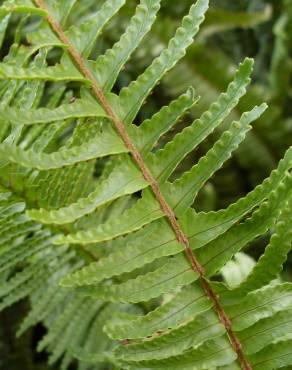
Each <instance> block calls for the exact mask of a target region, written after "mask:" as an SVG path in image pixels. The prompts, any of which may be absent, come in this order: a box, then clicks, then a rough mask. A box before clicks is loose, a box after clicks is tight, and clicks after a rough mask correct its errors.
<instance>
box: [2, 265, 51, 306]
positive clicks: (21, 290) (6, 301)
mask: <svg viewBox="0 0 292 370" xmlns="http://www.w3.org/2000/svg"><path fill="white" fill-rule="evenodd" d="M27 269H28V268H27ZM35 270H36V269H35ZM47 275H48V271H47V269H46V267H45V266H42V267H41V268H39V269H37V271H33V273H31V275H30V276H28V278H27V280H26V281H24V282H22V284H21V285H20V286H15V288H14V289H13V290H11V291H10V292H7V295H6V296H4V297H3V299H2V300H1V301H0V311H2V310H4V309H5V308H7V307H9V306H11V305H13V304H14V303H16V302H18V301H20V300H21V299H23V298H25V297H27V296H28V295H29V294H30V293H32V292H33V291H34V290H35V289H37V288H39V286H40V279H42V278H46V277H47Z"/></svg>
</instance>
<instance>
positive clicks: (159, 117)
mask: <svg viewBox="0 0 292 370" xmlns="http://www.w3.org/2000/svg"><path fill="white" fill-rule="evenodd" d="M198 99H199V98H195V91H194V89H193V88H189V89H188V90H187V91H186V92H185V93H184V94H182V95H181V96H180V97H179V98H178V99H176V100H173V101H172V102H171V103H170V105H169V106H166V107H163V108H162V109H161V110H160V111H159V112H158V113H156V114H154V115H153V116H152V117H151V118H150V119H147V120H145V121H144V122H142V123H141V125H140V126H139V127H137V128H136V126H133V127H132V130H133V129H134V128H136V130H135V132H134V142H135V144H136V146H137V148H138V149H139V150H140V152H141V154H143V155H146V154H147V153H149V152H150V151H151V149H152V148H153V147H154V146H155V144H156V143H157V141H158V140H159V138H160V137H161V136H162V135H163V134H164V133H165V132H167V131H168V130H169V129H171V127H172V126H173V125H175V123H176V122H177V120H178V119H179V118H180V117H181V116H182V115H183V114H184V113H185V112H186V111H187V110H188V109H190V108H191V107H192V106H193V105H194V104H196V102H197V101H198Z"/></svg>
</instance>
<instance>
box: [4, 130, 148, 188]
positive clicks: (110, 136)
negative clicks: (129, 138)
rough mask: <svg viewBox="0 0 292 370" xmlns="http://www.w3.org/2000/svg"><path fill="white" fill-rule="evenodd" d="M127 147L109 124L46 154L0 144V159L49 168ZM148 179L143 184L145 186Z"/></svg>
mask: <svg viewBox="0 0 292 370" xmlns="http://www.w3.org/2000/svg"><path fill="white" fill-rule="evenodd" d="M126 151H127V148H126V147H125V145H124V143H123V142H122V140H121V139H120V138H119V137H118V136H117V134H116V133H115V132H114V130H113V129H112V128H111V127H110V126H107V127H105V129H104V130H103V132H101V133H100V135H98V136H96V138H95V139H93V140H91V141H90V142H88V143H84V144H83V145H81V146H76V147H72V148H70V149H61V150H59V151H58V152H54V153H50V154H46V153H37V152H34V151H32V150H23V149H21V148H19V147H17V146H15V145H8V144H6V143H3V144H0V159H5V158H6V159H8V160H9V161H10V162H14V163H17V164H20V165H22V166H24V167H28V168H37V169H39V170H49V169H54V168H59V167H65V166H70V165H73V164H75V163H79V162H85V161H88V160H90V159H96V158H101V157H105V156H108V155H111V154H119V153H125V152H126ZM145 183H146V181H144V183H143V185H144V186H145Z"/></svg>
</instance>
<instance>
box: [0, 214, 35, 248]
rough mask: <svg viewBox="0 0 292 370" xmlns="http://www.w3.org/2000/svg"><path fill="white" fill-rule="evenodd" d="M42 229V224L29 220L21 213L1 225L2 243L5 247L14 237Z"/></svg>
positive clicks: (0, 239)
mask: <svg viewBox="0 0 292 370" xmlns="http://www.w3.org/2000/svg"><path fill="white" fill-rule="evenodd" d="M39 229H40V225H38V224H36V223H35V222H32V221H28V218H27V217H25V215H20V216H18V217H17V218H14V219H12V220H10V221H9V222H7V223H6V224H4V225H2V226H1V233H0V243H1V245H2V246H3V248H4V247H5V245H6V246H7V245H9V242H11V241H12V240H13V239H14V238H16V237H19V236H22V235H25V234H26V235H27V234H29V233H30V232H33V231H37V230H39Z"/></svg>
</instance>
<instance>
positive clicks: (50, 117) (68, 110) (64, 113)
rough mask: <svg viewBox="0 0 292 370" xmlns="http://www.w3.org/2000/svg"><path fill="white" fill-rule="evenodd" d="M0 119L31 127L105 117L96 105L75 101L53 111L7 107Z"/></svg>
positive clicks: (2, 111)
mask: <svg viewBox="0 0 292 370" xmlns="http://www.w3.org/2000/svg"><path fill="white" fill-rule="evenodd" d="M1 117H2V118H3V119H5V120H7V121H11V122H12V123H14V124H19V125H32V124H36V123H50V122H54V121H61V120H64V119H69V118H81V117H106V114H105V112H104V111H103V109H102V108H101V107H100V106H99V105H98V104H91V103H89V102H87V101H84V100H77V101H75V102H74V103H72V104H64V105H61V106H60V107H58V108H56V109H53V110H52V109H48V108H39V109H32V110H26V111H23V110H20V109H17V108H10V107H7V108H5V109H3V110H1Z"/></svg>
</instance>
